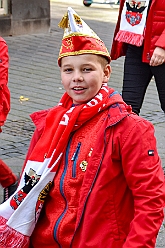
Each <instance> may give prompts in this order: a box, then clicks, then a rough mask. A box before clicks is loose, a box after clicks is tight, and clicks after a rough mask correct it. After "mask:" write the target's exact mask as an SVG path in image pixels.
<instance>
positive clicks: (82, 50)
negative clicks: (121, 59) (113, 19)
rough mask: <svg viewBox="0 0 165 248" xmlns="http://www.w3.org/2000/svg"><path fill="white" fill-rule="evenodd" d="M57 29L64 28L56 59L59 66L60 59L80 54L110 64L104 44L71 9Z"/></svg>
mask: <svg viewBox="0 0 165 248" xmlns="http://www.w3.org/2000/svg"><path fill="white" fill-rule="evenodd" d="M59 27H61V28H64V36H63V39H62V45H61V49H60V52H59V57H58V64H59V66H60V61H61V58H63V57H66V56H74V55H80V54H96V55H101V56H104V57H106V58H107V60H108V62H110V60H111V58H110V55H109V52H108V50H107V48H106V46H105V44H104V42H103V41H102V40H101V39H100V38H99V37H98V36H97V34H96V33H95V32H94V31H93V30H92V29H91V28H90V27H89V26H88V25H87V24H86V23H85V22H84V21H83V20H82V19H81V18H80V17H79V16H78V15H77V14H76V12H75V11H74V10H73V9H72V8H71V7H69V8H68V12H67V13H66V14H65V15H64V16H63V18H62V20H61V21H60V23H59Z"/></svg>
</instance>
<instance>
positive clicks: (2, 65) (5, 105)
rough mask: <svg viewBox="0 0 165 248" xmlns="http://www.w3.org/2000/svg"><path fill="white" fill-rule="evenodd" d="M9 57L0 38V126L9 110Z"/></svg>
mask: <svg viewBox="0 0 165 248" xmlns="http://www.w3.org/2000/svg"><path fill="white" fill-rule="evenodd" d="M8 67H9V56H8V47H7V44H6V42H5V40H4V39H3V38H1V37H0V126H2V125H3V124H4V121H5V120H6V117H7V114H8V113H9V110H10V92H9V89H8V87H7V84H8Z"/></svg>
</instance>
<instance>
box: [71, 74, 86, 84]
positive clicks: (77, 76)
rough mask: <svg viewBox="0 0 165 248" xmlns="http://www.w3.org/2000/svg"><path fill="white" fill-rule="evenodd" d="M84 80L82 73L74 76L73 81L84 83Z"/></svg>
mask: <svg viewBox="0 0 165 248" xmlns="http://www.w3.org/2000/svg"><path fill="white" fill-rule="evenodd" d="M83 80H84V79H83V76H82V74H81V73H75V74H74V76H73V81H74V82H82V81H83Z"/></svg>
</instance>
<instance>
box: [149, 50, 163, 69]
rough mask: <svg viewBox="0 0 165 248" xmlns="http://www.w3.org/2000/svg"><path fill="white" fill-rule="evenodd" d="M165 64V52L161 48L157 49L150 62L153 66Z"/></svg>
mask: <svg viewBox="0 0 165 248" xmlns="http://www.w3.org/2000/svg"><path fill="white" fill-rule="evenodd" d="M164 62H165V50H164V49H163V48H161V47H156V48H155V50H154V52H153V55H152V57H151V60H150V65H151V66H158V65H161V64H163V63H164Z"/></svg>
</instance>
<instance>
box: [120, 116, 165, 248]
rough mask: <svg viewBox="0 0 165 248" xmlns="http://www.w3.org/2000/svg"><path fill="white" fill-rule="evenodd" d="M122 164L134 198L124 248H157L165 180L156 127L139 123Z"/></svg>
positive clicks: (127, 146) (123, 154)
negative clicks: (132, 214)
mask: <svg viewBox="0 0 165 248" xmlns="http://www.w3.org/2000/svg"><path fill="white" fill-rule="evenodd" d="M130 141H131V142H130ZM122 163H123V169H124V174H125V178H126V180H127V183H128V185H129V188H130V189H131V191H132V195H133V197H134V218H133V220H132V222H131V224H130V231H129V234H128V237H127V239H126V242H125V244H124V245H123V248H130V247H131V248H132V247H138V248H143V247H148V248H153V247H155V242H156V237H157V234H158V231H159V228H160V226H161V223H162V221H163V217H164V214H163V206H164V202H165V179H164V173H163V169H162V166H161V161H160V158H159V156H158V152H157V149H156V139H155V137H154V128H153V125H152V124H150V123H149V122H147V121H145V120H143V121H139V123H137V124H136V126H134V127H133V128H132V130H130V134H129V137H126V140H125V142H124V144H123V147H122Z"/></svg>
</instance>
